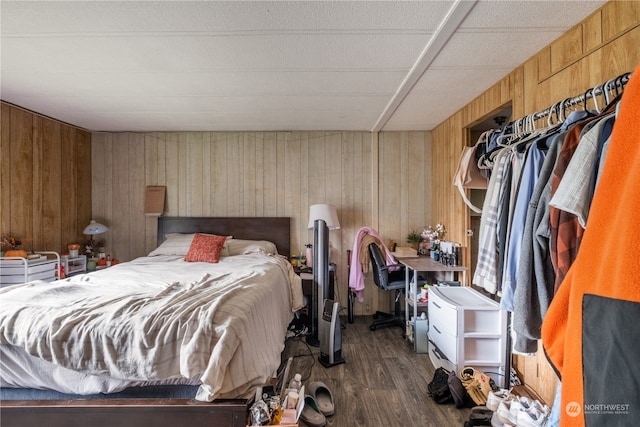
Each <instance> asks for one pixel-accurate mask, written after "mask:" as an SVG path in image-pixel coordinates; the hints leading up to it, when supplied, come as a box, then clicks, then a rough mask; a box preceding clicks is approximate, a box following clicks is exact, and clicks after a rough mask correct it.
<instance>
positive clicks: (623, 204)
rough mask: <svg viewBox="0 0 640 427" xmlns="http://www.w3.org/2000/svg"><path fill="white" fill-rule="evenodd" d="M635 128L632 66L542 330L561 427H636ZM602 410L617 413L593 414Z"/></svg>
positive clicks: (637, 106) (639, 412)
mask: <svg viewBox="0 0 640 427" xmlns="http://www.w3.org/2000/svg"><path fill="white" fill-rule="evenodd" d="M639 123H640V65H639V66H638V67H637V68H636V70H635V73H634V74H633V75H632V77H631V79H630V81H629V84H628V85H627V87H626V88H625V92H624V94H623V96H622V101H621V103H620V112H619V114H618V118H617V119H616V123H615V126H614V128H613V132H612V135H611V143H610V146H609V149H608V153H607V158H606V161H605V163H604V168H603V170H602V176H601V179H600V183H599V184H598V187H597V189H596V190H595V194H594V197H593V201H592V203H591V208H590V212H589V218H588V221H587V228H586V230H585V232H584V235H583V238H582V243H581V246H580V251H579V252H578V254H577V257H576V259H575V261H574V263H573V264H572V265H571V268H570V269H569V271H568V272H567V275H566V276H565V278H564V281H563V282H562V284H561V286H560V287H559V289H558V292H557V293H556V295H555V296H554V298H553V300H552V302H551V305H550V307H549V310H548V312H547V315H546V317H545V319H544V322H543V325H542V343H543V346H544V350H545V353H546V355H547V357H548V359H549V361H550V362H551V364H552V366H553V367H554V369H555V370H556V372H557V373H558V375H559V377H560V378H561V379H562V391H561V393H562V396H561V401H562V403H561V405H560V409H561V411H560V423H561V425H562V426H568V427H572V426H584V425H587V426H604V425H623V424H624V425H629V426H635V425H640V401H639V399H638V393H637V392H638V387H639V385H640V370H638V354H640V329H639V328H638V327H637V322H638V319H639V318H640V279H639V278H640V262H638V253H637V251H638V248H640V233H639V230H638V228H639V226H638V224H639V222H638V212H640V185H638V183H640V126H639V125H638V124H639ZM609 404H613V405H619V406H617V408H618V410H617V411H616V412H614V413H611V411H608V410H598V409H599V408H601V407H602V405H609ZM566 408H572V409H573V410H572V411H568V410H566Z"/></svg>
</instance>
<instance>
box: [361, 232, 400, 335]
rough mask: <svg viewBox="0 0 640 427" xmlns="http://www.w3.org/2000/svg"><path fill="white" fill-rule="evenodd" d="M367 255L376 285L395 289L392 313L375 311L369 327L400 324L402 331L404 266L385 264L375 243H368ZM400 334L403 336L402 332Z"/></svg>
mask: <svg viewBox="0 0 640 427" xmlns="http://www.w3.org/2000/svg"><path fill="white" fill-rule="evenodd" d="M369 257H370V258H371V266H372V267H373V281H374V282H375V284H376V286H378V287H379V288H380V289H384V290H385V291H395V305H394V312H393V314H391V313H385V312H382V311H376V312H375V314H374V315H373V319H374V320H373V323H372V324H371V326H369V329H371V330H372V331H375V330H376V329H377V328H378V327H385V326H400V327H401V328H402V329H403V331H404V328H405V319H404V317H403V316H402V311H401V309H400V303H401V301H400V297H401V296H402V291H404V286H405V276H404V275H405V267H404V265H402V264H393V265H387V263H386V261H385V258H384V256H383V255H382V251H381V250H380V247H379V246H378V245H377V244H375V243H371V244H369ZM393 267H397V269H393V270H392V271H389V269H391V268H393ZM402 335H403V336H404V332H403V334H402Z"/></svg>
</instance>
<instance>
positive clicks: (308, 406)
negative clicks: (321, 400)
mask: <svg viewBox="0 0 640 427" xmlns="http://www.w3.org/2000/svg"><path fill="white" fill-rule="evenodd" d="M300 418H301V419H302V421H304V422H305V423H307V425H308V426H309V427H324V426H325V425H326V424H327V418H326V417H325V416H324V415H323V414H322V412H320V409H319V408H318V402H316V399H314V398H313V396H309V395H308V394H307V395H306V396H305V397H304V408H302V412H301V413H300Z"/></svg>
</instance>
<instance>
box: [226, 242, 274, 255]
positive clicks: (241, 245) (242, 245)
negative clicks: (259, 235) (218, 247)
mask: <svg viewBox="0 0 640 427" xmlns="http://www.w3.org/2000/svg"><path fill="white" fill-rule="evenodd" d="M225 246H226V247H227V249H228V250H229V255H230V256H233V255H247V254H256V253H257V254H265V255H276V254H277V253H278V250H277V249H276V245H275V244H274V243H272V242H269V241H268V240H242V239H233V238H231V239H227V241H226V244H225Z"/></svg>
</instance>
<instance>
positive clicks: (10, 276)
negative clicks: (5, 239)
mask: <svg viewBox="0 0 640 427" xmlns="http://www.w3.org/2000/svg"><path fill="white" fill-rule="evenodd" d="M36 253H40V254H43V255H55V258H40V259H25V258H15V257H3V258H2V259H0V286H8V285H15V284H19V283H26V282H30V281H32V280H44V281H46V282H53V281H54V280H58V266H59V265H60V256H59V255H58V254H57V253H56V252H36Z"/></svg>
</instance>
